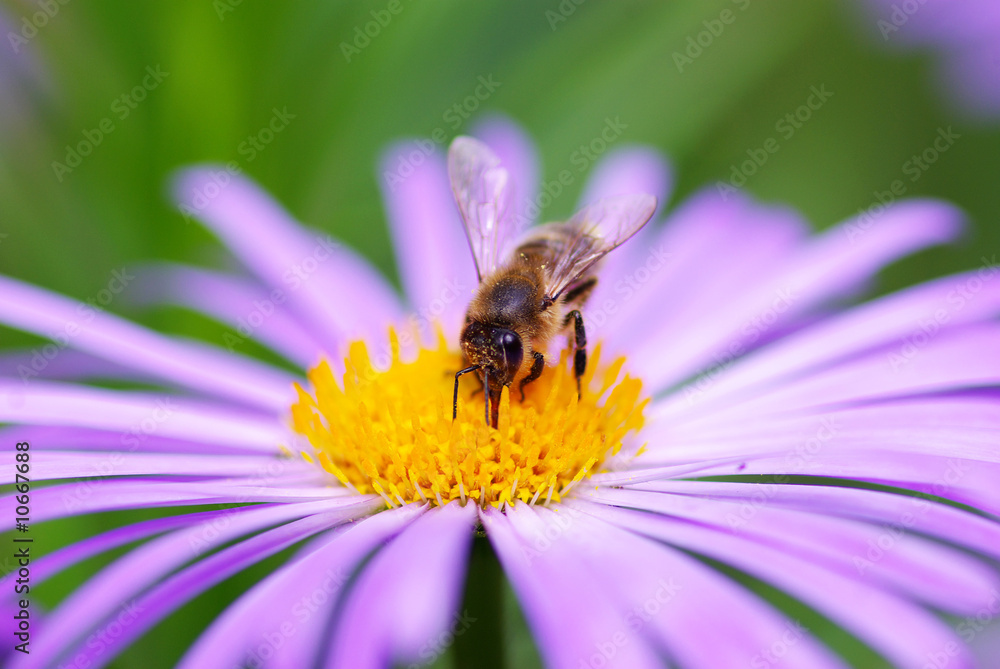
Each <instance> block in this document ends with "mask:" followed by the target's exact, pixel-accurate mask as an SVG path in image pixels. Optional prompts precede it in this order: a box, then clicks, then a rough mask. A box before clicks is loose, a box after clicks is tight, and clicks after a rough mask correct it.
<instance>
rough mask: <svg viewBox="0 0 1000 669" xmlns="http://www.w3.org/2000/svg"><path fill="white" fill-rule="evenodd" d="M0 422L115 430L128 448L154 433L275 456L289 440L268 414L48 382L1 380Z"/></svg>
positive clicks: (170, 398) (155, 395) (121, 441)
mask: <svg viewBox="0 0 1000 669" xmlns="http://www.w3.org/2000/svg"><path fill="white" fill-rule="evenodd" d="M0 421H3V422H10V423H29V424H38V425H73V426H78V427H89V428H99V429H104V430H116V431H119V432H120V437H119V441H120V444H121V445H122V446H124V447H126V448H129V447H131V446H132V445H138V444H139V443H141V442H142V441H143V438H144V436H145V435H148V434H152V433H156V434H158V435H161V436H166V437H176V438H179V439H191V440H196V441H204V442H207V443H218V444H232V445H236V446H242V447H244V448H248V449H249V448H253V449H255V450H258V451H264V452H271V453H273V452H276V450H277V448H278V446H279V445H280V444H282V443H287V442H288V441H289V438H290V436H289V433H288V432H287V431H286V430H285V429H283V428H282V426H281V424H280V423H279V422H278V421H277V420H275V419H274V418H273V417H271V416H267V415H266V414H260V413H257V412H252V411H248V410H243V409H239V408H233V407H229V406H225V405H213V404H210V403H207V402H201V401H196V400H191V399H182V398H178V397H176V396H173V395H167V394H155V393H148V392H138V391H122V390H106V389H104V388H95V387H90V386H82V385H71V384H60V383H54V382H48V381H35V382H33V383H31V384H23V383H21V382H19V381H4V380H2V379H0Z"/></svg>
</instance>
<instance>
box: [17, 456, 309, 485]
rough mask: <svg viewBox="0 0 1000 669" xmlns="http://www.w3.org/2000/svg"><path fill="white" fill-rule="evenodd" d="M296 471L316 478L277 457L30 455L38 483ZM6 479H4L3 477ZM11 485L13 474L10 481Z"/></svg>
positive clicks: (298, 463) (299, 463)
mask: <svg viewBox="0 0 1000 669" xmlns="http://www.w3.org/2000/svg"><path fill="white" fill-rule="evenodd" d="M292 468H298V469H301V470H303V471H310V472H313V473H316V474H319V471H318V470H317V468H316V467H314V466H313V465H310V464H308V463H307V462H306V461H305V460H301V459H294V460H290V459H287V458H279V457H278V456H276V455H275V456H271V457H266V456H265V457H261V456H240V455H192V454H190V453H166V454H158V453H123V452H121V451H105V452H90V453H79V452H74V451H55V450H52V451H40V452H38V453H34V454H32V458H31V473H32V478H33V479H34V480H37V481H43V480H52V479H61V478H78V477H87V476H95V477H112V476H197V477H215V476H237V477H240V476H252V475H255V474H256V475H259V476H262V477H263V476H266V475H267V474H268V472H270V471H273V470H274V469H280V470H282V471H287V470H289V469H292ZM2 476H3V479H7V478H8V477H7V476H6V475H2ZM3 482H4V483H13V482H14V473H13V472H11V473H10V476H9V480H4V481H3Z"/></svg>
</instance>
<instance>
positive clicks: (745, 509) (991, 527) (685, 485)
mask: <svg viewBox="0 0 1000 669" xmlns="http://www.w3.org/2000/svg"><path fill="white" fill-rule="evenodd" d="M633 487H635V488H637V489H644V490H658V491H661V492H671V493H676V494H681V495H692V496H697V497H708V498H712V499H714V498H724V499H732V500H734V501H738V502H740V505H741V508H740V511H739V513H738V514H737V515H738V519H737V520H736V521H735V523H736V524H737V526H738V525H739V524H740V523H741V522H742V521H745V520H752V519H753V518H754V517H756V508H757V507H758V506H761V505H769V504H777V505H782V506H787V507H791V508H796V509H800V510H802V511H806V512H810V513H817V514H827V515H837V516H842V517H846V518H858V519H861V520H866V521H869V522H872V523H878V524H880V525H881V526H882V527H885V528H888V531H895V530H899V531H901V532H916V533H919V534H923V535H927V536H932V537H936V538H939V539H941V540H943V541H946V542H948V543H951V544H954V545H957V546H965V547H967V548H969V549H971V550H974V551H977V552H979V553H982V554H984V555H989V556H991V557H993V558H994V559H1000V525H998V524H997V523H994V522H992V521H990V520H988V519H987V518H984V517H983V516H979V515H976V514H973V513H969V512H968V511H964V510H962V509H956V508H955V507H953V506H947V505H944V504H940V503H937V502H933V501H931V500H929V499H927V498H924V497H918V496H910V495H901V494H897V493H890V492H883V491H881V490H866V489H864V488H842V487H839V486H831V485H797V484H792V483H735V482H730V481H726V482H720V481H654V482H650V483H641V484H637V485H635V486H633ZM876 554H877V553H876Z"/></svg>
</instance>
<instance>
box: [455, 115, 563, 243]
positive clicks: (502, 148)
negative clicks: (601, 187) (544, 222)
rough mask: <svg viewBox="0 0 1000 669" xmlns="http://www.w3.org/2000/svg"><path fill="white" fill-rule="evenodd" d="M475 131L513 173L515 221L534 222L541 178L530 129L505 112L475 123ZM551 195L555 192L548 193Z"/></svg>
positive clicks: (524, 226)
mask: <svg viewBox="0 0 1000 669" xmlns="http://www.w3.org/2000/svg"><path fill="white" fill-rule="evenodd" d="M472 135H473V136H475V137H476V138H478V139H479V140H481V141H482V142H483V143H485V144H486V145H487V146H489V147H490V149H492V150H493V152H494V153H496V154H497V157H499V158H500V164H501V165H503V166H504V167H505V168H506V169H507V172H508V173H509V174H510V180H511V186H512V187H513V189H514V193H513V197H512V198H511V205H512V206H513V207H514V211H513V212H512V214H509V215H513V217H514V219H513V220H514V221H515V225H517V226H518V227H519V228H520V229H524V228H527V227H529V226H530V225H532V224H534V223H535V220H536V218H537V217H538V212H539V210H540V209H544V208H545V207H543V206H539V200H538V197H539V196H538V182H539V181H540V180H541V173H540V170H539V160H538V152H537V151H535V145H534V143H533V142H532V141H531V138H530V137H528V135H527V133H525V132H524V130H523V129H522V128H521V126H519V125H518V124H517V123H514V122H513V121H511V120H510V119H509V118H507V117H506V116H499V115H495V116H487V117H485V118H481V119H480V120H479V121H477V122H476V123H475V124H474V125H473V126H472ZM549 195H550V197H551V196H552V194H551V193H550V194H549Z"/></svg>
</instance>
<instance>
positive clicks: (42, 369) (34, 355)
mask: <svg viewBox="0 0 1000 669" xmlns="http://www.w3.org/2000/svg"><path fill="white" fill-rule="evenodd" d="M0 377H8V378H18V379H20V380H21V381H22V382H23V383H30V382H31V381H33V380H35V379H51V380H58V381H80V380H83V379H88V380H94V379H114V380H118V381H130V382H132V383H154V382H156V381H157V377H156V376H154V375H152V374H146V373H144V372H142V371H139V370H136V369H134V368H132V367H128V366H125V365H121V364H118V363H116V362H111V361H109V360H105V359H104V358H100V357H97V356H95V355H91V354H90V353H86V352H84V351H77V350H75V349H70V348H60V347H59V346H57V345H55V344H42V345H40V346H36V347H34V348H31V349H21V350H10V349H8V350H7V351H6V352H5V353H3V354H2V355H0Z"/></svg>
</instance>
